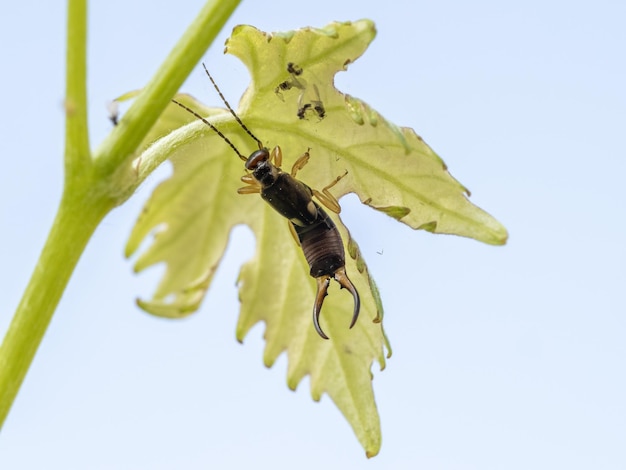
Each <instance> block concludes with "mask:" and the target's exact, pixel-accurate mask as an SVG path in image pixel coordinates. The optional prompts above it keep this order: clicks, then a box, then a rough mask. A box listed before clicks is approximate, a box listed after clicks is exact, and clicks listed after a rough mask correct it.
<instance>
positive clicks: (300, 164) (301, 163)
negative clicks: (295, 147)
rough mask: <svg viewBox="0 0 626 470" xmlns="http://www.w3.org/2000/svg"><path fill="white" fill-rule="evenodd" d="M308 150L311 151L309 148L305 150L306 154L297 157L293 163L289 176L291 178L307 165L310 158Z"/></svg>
mask: <svg viewBox="0 0 626 470" xmlns="http://www.w3.org/2000/svg"><path fill="white" fill-rule="evenodd" d="M309 150H311V148H310V147H309V148H308V149H307V150H306V152H304V153H303V154H302V155H300V157H298V159H297V160H296V161H295V163H294V164H293V166H292V167H291V176H293V177H294V178H295V177H296V173H298V171H300V170H302V168H304V167H305V166H306V164H307V163H309V158H311V155H310V154H309Z"/></svg>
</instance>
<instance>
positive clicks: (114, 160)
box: [95, 0, 241, 174]
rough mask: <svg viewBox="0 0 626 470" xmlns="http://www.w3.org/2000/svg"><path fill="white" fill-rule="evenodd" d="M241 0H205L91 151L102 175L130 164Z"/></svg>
mask: <svg viewBox="0 0 626 470" xmlns="http://www.w3.org/2000/svg"><path fill="white" fill-rule="evenodd" d="M240 1H241V0H208V1H207V3H206V4H205V6H204V7H203V8H202V10H201V11H200V13H199V14H198V16H197V17H196V18H195V19H194V21H193V23H192V24H191V25H190V26H189V28H188V29H187V31H186V32H185V34H183V36H182V37H181V38H180V40H179V41H178V43H177V44H176V45H175V46H174V48H173V49H172V51H171V52H170V54H169V55H168V56H167V58H166V59H165V61H164V62H163V64H162V65H161V67H160V68H159V70H158V71H157V73H156V74H155V75H154V77H153V78H152V79H151V80H150V82H149V83H148V84H147V85H146V87H145V88H144V89H143V91H142V93H141V94H140V95H139V97H137V99H136V100H135V101H134V102H133V104H132V106H131V107H130V108H129V109H128V111H127V112H126V113H125V114H124V116H123V117H122V120H121V121H120V123H119V125H118V126H117V127H116V128H115V129H113V131H112V132H111V134H110V135H109V137H108V138H107V139H106V140H104V141H103V142H102V145H101V146H100V147H99V148H98V149H97V150H96V151H95V163H96V165H97V167H98V168H99V171H102V172H103V173H105V174H110V173H112V172H114V171H116V170H117V169H118V168H120V166H122V165H124V164H128V163H130V160H132V158H133V154H132V153H133V152H134V150H135V149H136V148H137V147H138V146H139V144H140V143H141V141H142V140H143V138H144V137H145V136H146V134H147V133H148V131H149V130H150V128H151V127H152V125H153V124H154V123H155V122H156V120H157V119H158V118H159V116H160V115H161V113H162V112H163V110H164V109H165V107H166V106H167V105H168V104H169V102H170V99H171V98H172V96H174V93H176V92H177V91H178V89H179V88H180V86H181V85H182V84H183V82H184V81H185V80H186V79H187V77H188V76H189V74H190V73H191V71H192V70H193V68H194V67H195V66H196V65H197V63H198V62H199V61H200V59H201V58H202V55H203V54H204V53H205V51H206V50H207V49H208V47H209V46H210V45H211V43H212V42H213V40H214V39H215V37H216V36H217V34H218V33H219V32H220V30H221V29H222V27H223V26H224V24H225V23H226V20H227V19H228V18H229V16H230V15H231V14H232V12H233V11H234V10H235V8H237V6H238V5H239V3H240Z"/></svg>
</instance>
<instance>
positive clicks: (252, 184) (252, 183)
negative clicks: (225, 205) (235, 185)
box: [237, 175, 261, 194]
mask: <svg viewBox="0 0 626 470" xmlns="http://www.w3.org/2000/svg"><path fill="white" fill-rule="evenodd" d="M241 181H242V182H244V183H246V184H247V185H248V186H244V187H243V188H239V189H238V190H237V192H238V193H239V194H257V193H260V192H261V185H260V184H259V182H258V181H257V180H256V179H254V176H252V175H243V176H242V177H241Z"/></svg>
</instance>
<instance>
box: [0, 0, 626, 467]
mask: <svg viewBox="0 0 626 470" xmlns="http://www.w3.org/2000/svg"><path fill="white" fill-rule="evenodd" d="M365 3H367V2H363V1H343V2H341V1H337V0H333V1H328V0H317V1H315V2H300V3H298V2H294V1H287V0H280V1H274V2H271V4H270V2H254V1H249V2H247V3H246V2H244V4H242V5H241V6H240V7H239V9H238V10H237V11H236V13H235V15H234V16H233V17H232V19H231V20H230V21H229V23H228V25H227V27H226V28H225V29H224V31H223V33H222V34H221V35H220V37H219V39H218V40H217V41H216V43H215V45H214V47H213V48H212V49H211V50H210V51H209V52H208V53H207V55H206V57H205V60H206V62H207V63H208V64H209V66H210V69H211V70H212V71H213V72H214V74H215V76H216V78H218V80H219V82H220V84H221V86H222V88H223V91H224V93H225V94H226V95H227V96H228V97H231V101H232V102H236V101H237V97H238V96H239V95H240V94H241V93H242V92H243V90H244V89H245V87H246V84H247V80H248V77H247V74H246V71H245V69H244V67H243V66H242V65H241V64H240V63H239V62H238V60H237V59H235V58H234V57H231V56H223V55H222V45H223V42H224V40H225V39H226V37H227V36H228V35H229V33H230V31H231V29H232V27H233V26H235V25H236V24H240V23H248V24H254V25H255V26H257V27H259V28H260V29H263V30H268V31H276V30H286V29H294V28H297V27H300V26H306V25H313V26H323V25H325V24H327V23H328V22H329V21H332V20H349V19H352V20H356V19H360V18H364V17H366V18H371V19H373V20H375V21H376V24H377V27H378V37H377V39H376V40H375V41H374V43H373V44H372V46H371V47H370V49H369V51H368V52H367V53H366V54H365V56H364V57H362V58H361V59H360V60H359V61H357V62H356V63H355V64H353V65H351V66H350V70H349V72H348V73H342V74H340V76H338V77H337V85H338V86H339V87H340V89H342V90H343V91H345V92H348V93H350V94H352V95H355V96H358V97H360V98H362V99H364V100H365V101H367V102H368V103H370V104H371V105H372V106H373V107H374V108H375V109H377V110H379V111H380V112H381V113H382V114H383V115H384V116H385V117H387V118H388V119H390V120H392V121H393V122H395V123H397V124H401V125H405V126H410V127H413V128H414V129H415V130H416V131H417V132H418V133H419V134H420V135H422V136H423V137H424V139H425V140H426V141H427V142H428V143H429V144H430V145H431V146H432V147H433V148H434V149H435V150H436V151H437V152H438V153H439V154H440V155H441V156H442V157H443V158H444V159H445V161H446V163H447V164H448V166H449V168H450V171H451V173H452V174H453V175H454V176H455V177H456V178H458V179H459V180H460V181H461V182H462V183H463V184H465V185H466V186H468V187H469V188H470V189H471V190H472V191H473V195H472V201H473V202H475V203H476V204H478V205H479V206H481V207H483V208H484V209H486V210H487V211H489V212H490V213H491V214H493V215H494V216H496V217H497V218H498V219H499V220H500V221H501V222H503V223H504V224H505V225H506V226H507V228H508V229H509V231H510V235H511V237H510V242H509V244H508V245H507V246H505V247H499V248H498V247H491V246H487V245H483V244H481V243H478V242H475V241H472V240H466V239H460V238H456V237H450V236H434V235H431V234H428V233H424V232H413V231H411V230H409V229H408V228H407V227H405V226H403V225H401V224H397V223H394V222H393V221H392V220H391V219H388V218H386V217H384V216H382V215H380V214H377V213H374V212H373V211H370V210H368V209H367V208H365V207H361V206H359V205H358V204H357V202H356V198H354V197H347V198H345V199H344V200H343V201H342V203H343V207H344V218H345V220H346V223H347V225H348V226H349V227H350V230H351V231H352V233H353V234H354V235H355V237H356V238H357V239H358V241H359V242H360V244H361V248H362V251H363V252H364V255H365V256H366V258H367V261H368V262H369V265H370V269H371V271H372V273H373V274H374V276H375V278H376V280H377V282H378V284H379V286H380V290H381V291H382V294H383V299H384V303H385V307H386V317H385V321H386V329H387V332H388V334H389V337H390V338H391V341H392V344H393V346H394V355H393V357H392V358H391V359H390V360H389V362H388V367H387V369H386V370H385V371H384V372H382V373H379V372H378V371H377V370H376V371H375V372H376V373H375V380H374V388H375V392H376V398H377V402H378V407H379V411H380V414H381V419H382V429H383V448H382V451H381V454H380V455H379V456H378V457H376V458H375V459H373V460H370V461H367V460H366V459H365V458H364V455H363V451H362V449H361V447H360V446H359V444H358V442H357V441H356V439H355V438H354V436H353V434H352V431H351V429H350V428H349V426H348V424H347V423H346V422H345V420H344V419H343V417H342V416H341V415H340V414H339V412H338V411H337V409H336V408H335V407H334V405H333V404H332V403H331V402H330V400H329V399H328V397H324V398H323V399H322V401H321V403H314V402H312V401H311V399H310V397H309V391H308V385H309V384H308V380H305V381H304V382H303V383H301V384H300V387H299V389H298V391H297V392H296V393H293V392H291V391H289V390H288V389H287V386H286V383H285V375H286V360H285V357H284V356H283V357H282V358H281V359H280V360H279V361H278V363H277V364H276V366H275V367H274V368H273V369H271V370H267V369H266V368H265V367H263V365H262V360H261V357H262V349H263V343H262V340H261V336H262V332H263V327H262V326H258V327H256V328H255V329H254V330H253V331H252V332H251V333H250V335H249V336H248V338H247V339H246V342H245V344H244V345H243V346H242V345H240V344H238V343H237V342H236V341H235V339H234V328H235V322H236V318H237V312H238V302H237V291H236V288H235V279H236V275H237V272H238V269H239V265H240V264H241V262H242V261H244V260H245V259H247V258H248V257H249V256H251V254H252V246H253V243H254V241H253V238H252V235H251V233H250V232H249V231H248V230H247V229H244V228H240V229H237V230H236V231H235V234H234V237H233V240H232V243H231V245H230V249H229V251H228V253H227V256H226V257H225V259H224V262H223V265H222V267H221V269H220V271H219V272H218V274H217V276H216V278H215V281H214V285H213V287H212V289H211V291H210V293H209V295H208V297H207V299H206V301H205V302H204V304H203V306H202V309H201V311H200V312H198V313H197V314H196V315H194V316H192V317H190V318H189V319H187V320H184V321H178V322H172V321H164V320H160V319H156V318H153V317H150V316H149V315H147V314H145V313H143V312H141V311H139V310H138V309H137V308H135V307H134V299H135V297H136V296H137V295H144V296H147V295H149V294H150V293H151V292H152V289H153V286H154V282H155V281H156V279H158V275H159V270H158V269H156V270H152V271H151V272H149V273H145V274H143V275H141V276H138V277H137V276H134V275H133V274H132V273H131V264H130V263H129V262H128V261H126V260H124V259H123V256H122V251H123V246H124V243H125V240H126V237H127V235H128V233H129V231H130V228H131V227H132V224H133V222H134V220H135V218H136V216H137V214H138V213H139V211H140V207H141V204H142V202H143V201H144V200H145V199H146V198H147V197H148V195H149V194H150V191H151V188H152V187H153V186H154V185H155V184H156V183H157V182H158V181H159V176H158V175H155V176H154V177H152V178H151V179H150V180H149V181H148V182H147V183H146V184H145V185H144V186H143V187H142V188H141V189H140V191H139V192H138V194H137V195H136V196H135V197H134V198H133V199H132V200H131V201H129V203H128V204H126V205H125V206H124V207H122V208H120V209H117V210H115V211H114V212H113V213H112V214H110V216H109V217H107V218H106V220H105V221H104V223H103V224H102V226H101V227H100V228H99V230H98V231H97V233H96V235H95V237H94V239H93V240H92V242H91V243H90V245H89V246H88V249H87V251H86V252H85V254H84V257H83V259H82V260H81V262H80V264H79V266H78V268H77V270H76V272H75V275H74V277H73V278H72V280H71V282H70V285H69V287H68V289H67V291H66V293H65V296H64V298H63V300H62V302H61V304H60V306H59V308H58V311H57V313H56V316H55V317H54V319H53V321H52V324H51V326H50V329H49V331H48V333H47V334H46V336H45V338H44V341H43V343H42V346H41V348H40V350H39V352H38V355H37V357H36V359H35V361H34V364H33V366H32V368H31V370H30V372H29V374H28V376H27V378H26V380H25V382H24V386H23V388H22V390H21V393H20V395H19V397H18V399H17V401H16V402H15V405H14V407H13V409H12V411H11V414H10V416H9V418H8V419H7V421H6V423H5V426H4V429H3V430H2V433H1V434H0V468H2V469H150V470H153V469H182V468H184V469H206V468H274V469H291V468H299V469H316V470H317V469H320V468H325V469H329V470H330V469H340V468H341V469H345V468H364V469H374V468H376V469H392V468H393V469H429V470H430V469H446V470H447V469H459V470H461V469H462V470H465V469H477V470H490V469H494V470H496V469H498V470H499V469H506V470H514V469H624V468H626V405H625V399H626V380H625V374H624V372H625V362H626V346H625V336H626V319H625V313H626V308H625V307H626V301H625V300H624V291H625V288H626V274H625V270H624V261H625V259H626V248H625V247H624V246H625V243H626V222H625V220H624V215H625V214H624V209H625V207H626V206H625V203H626V197H625V196H624V189H623V184H624V179H625V176H624V175H625V174H626V162H625V155H626V152H625V150H624V149H625V145H626V140H625V138H624V137H625V136H626V130H625V123H626V91H625V90H626V69H625V52H626V3H624V2H623V1H618V0H616V1H612V2H611V1H594V2H591V1H589V2H571V1H548V2H545V1H526V2H516V3H512V2H496V1H493V2H489V1H475V2H462V1H440V2H416V1H412V0H411V1H403V2H369V3H370V5H369V6H368V5H366V4H365ZM201 4H202V1H201V0H195V1H194V0H185V1H178V2H165V1H160V2H155V1H129V0H123V1H120V0H116V1H107V2H93V5H92V8H91V11H90V43H89V99H90V124H91V141H92V145H93V146H95V145H97V144H98V143H99V142H100V141H101V140H102V138H103V137H104V136H105V135H106V134H107V132H109V130H110V123H109V122H108V120H107V114H106V109H105V103H106V102H107V100H109V99H111V98H113V97H115V96H118V95H119V94H121V93H123V92H126V91H128V90H131V89H135V88H138V87H141V86H142V85H143V84H144V83H145V82H146V81H147V80H148V79H149V77H150V76H151V74H152V73H153V72H154V71H155V70H156V68H157V66H158V65H159V64H160V62H161V60H162V59H163V58H164V57H165V55H166V53H167V52H168V51H169V50H170V48H171V47H172V46H173V44H174V43H175V41H176V40H177V38H178V37H179V36H180V34H181V33H182V32H183V31H184V30H185V28H186V26H187V25H188V23H189V22H190V21H191V19H192V18H193V17H194V16H195V13H196V12H197V11H198V9H199V8H200V6H201ZM64 28H65V5H64V4H63V2H35V3H34V4H30V2H11V5H10V6H5V7H4V8H3V9H2V14H1V16H0V54H1V55H0V63H1V64H2V74H1V75H0V84H1V85H2V87H1V89H2V96H3V106H2V112H0V136H1V138H0V154H1V155H2V157H1V158H2V163H3V164H2V169H1V170H0V192H1V196H2V198H1V199H0V200H1V202H0V210H1V212H0V224H1V227H2V239H1V240H2V243H1V244H0V260H1V267H2V269H1V270H0V276H1V277H0V299H1V300H0V332H4V331H5V329H6V327H7V326H8V324H9V321H10V318H11V315H12V312H13V310H14V308H15V306H16V305H17V303H18V301H19V298H20V296H21V293H22V291H23V289H24V287H25V285H26V283H27V281H28V279H29V277H30V274H31V271H32V269H33V266H34V263H35V261H36V259H37V257H38V254H39V250H40V248H41V246H42V244H43V242H44V240H45V237H46V235H47V231H48V229H49V226H50V224H51V221H52V218H53V215H54V211H55V208H56V206H57V202H58V199H59V194H60V191H61V181H62V179H61V178H62V153H63V126H64V124H63V109H62V101H63V95H64V56H65V52H64V51H65V42H64V41H65V38H64V34H65V33H64ZM184 90H185V91H189V92H191V93H193V94H195V95H196V96H198V97H200V98H201V99H203V100H205V101H206V102H209V103H210V104H218V102H217V97H216V96H215V93H214V92H213V90H212V89H211V87H210V84H209V83H208V82H207V80H206V78H205V77H204V75H203V73H202V72H201V71H200V70H199V69H197V70H196V71H195V72H194V73H193V74H192V76H191V78H190V79H189V81H188V83H186V84H185V86H184ZM167 173H168V169H167V168H164V169H163V170H162V171H160V177H162V176H164V175H166V174H167ZM377 252H381V253H382V254H377ZM268 295H271V292H268Z"/></svg>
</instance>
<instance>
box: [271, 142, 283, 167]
mask: <svg viewBox="0 0 626 470" xmlns="http://www.w3.org/2000/svg"><path fill="white" fill-rule="evenodd" d="M272 162H274V165H276V166H277V167H278V168H280V167H281V166H283V151H282V150H281V148H280V147H279V146H278V145H277V146H276V147H274V148H273V149H272V153H270V163H272Z"/></svg>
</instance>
